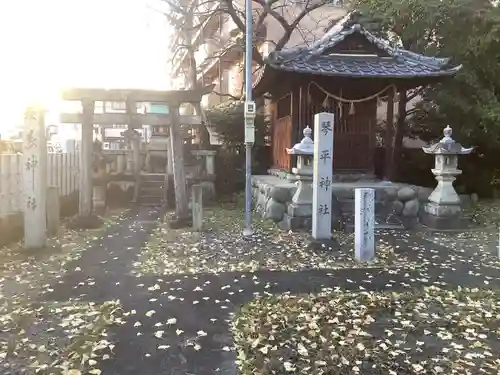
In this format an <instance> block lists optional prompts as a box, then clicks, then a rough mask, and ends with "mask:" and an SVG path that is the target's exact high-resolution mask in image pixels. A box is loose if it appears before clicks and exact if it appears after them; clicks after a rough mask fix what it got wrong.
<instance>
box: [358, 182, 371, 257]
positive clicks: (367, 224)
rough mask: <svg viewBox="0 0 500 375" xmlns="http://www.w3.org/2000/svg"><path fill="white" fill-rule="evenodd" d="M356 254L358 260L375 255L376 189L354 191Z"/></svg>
mask: <svg viewBox="0 0 500 375" xmlns="http://www.w3.org/2000/svg"><path fill="white" fill-rule="evenodd" d="M354 194H355V195H354V200H355V201H354V236H355V239H354V256H355V258H356V260H357V261H358V262H366V261H371V260H373V258H374V257H375V233H374V231H375V189H368V188H363V189H356V190H355V193H354Z"/></svg>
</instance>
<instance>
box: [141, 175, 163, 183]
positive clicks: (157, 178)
mask: <svg viewBox="0 0 500 375" xmlns="http://www.w3.org/2000/svg"><path fill="white" fill-rule="evenodd" d="M141 181H143V182H145V181H157V182H165V173H142V174H141Z"/></svg>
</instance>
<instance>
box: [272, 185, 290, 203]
mask: <svg viewBox="0 0 500 375" xmlns="http://www.w3.org/2000/svg"><path fill="white" fill-rule="evenodd" d="M270 196H271V198H273V199H274V200H276V201H278V202H280V203H286V202H288V201H289V200H290V199H291V198H292V196H291V195H290V188H288V187H284V186H274V187H272V188H271V191H270Z"/></svg>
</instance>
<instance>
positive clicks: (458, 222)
mask: <svg viewBox="0 0 500 375" xmlns="http://www.w3.org/2000/svg"><path fill="white" fill-rule="evenodd" d="M420 223H421V224H423V225H425V226H426V227H428V228H430V229H434V230H450V229H461V228H463V227H466V225H465V223H464V221H463V220H462V219H461V218H460V217H459V216H448V217H446V216H436V215H432V214H429V213H428V212H423V213H422V215H421V216H420Z"/></svg>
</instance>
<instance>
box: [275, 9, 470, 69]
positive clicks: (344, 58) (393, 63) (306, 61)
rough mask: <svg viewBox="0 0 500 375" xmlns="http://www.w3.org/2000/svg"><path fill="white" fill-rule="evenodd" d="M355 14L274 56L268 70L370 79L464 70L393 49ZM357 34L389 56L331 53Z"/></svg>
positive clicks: (445, 61) (442, 60) (444, 59)
mask: <svg viewBox="0 0 500 375" xmlns="http://www.w3.org/2000/svg"><path fill="white" fill-rule="evenodd" d="M353 13H354V12H351V13H349V14H347V15H346V16H345V17H344V18H343V19H342V20H341V21H340V22H339V23H337V24H336V25H334V26H333V27H332V28H331V29H330V30H328V31H327V32H326V33H325V35H323V37H321V38H320V39H319V40H317V41H316V42H314V43H313V44H311V45H310V46H307V47H301V48H295V49H290V50H282V51H277V52H272V53H270V54H269V56H268V57H267V59H266V67H271V68H273V69H276V70H281V71H289V72H296V73H309V74H316V75H329V76H345V77H367V78H368V77H381V78H412V77H432V76H447V75H453V74H455V73H456V72H457V71H458V70H460V68H461V66H455V67H450V66H449V59H447V58H436V57H428V56H424V55H420V54H417V53H414V52H410V51H407V50H404V49H401V48H396V47H393V46H391V45H390V44H389V43H388V42H387V41H385V40H383V39H380V38H378V37H376V36H375V35H374V34H372V33H370V32H369V31H368V30H366V29H365V28H363V27H362V26H361V25H360V24H357V23H353V22H352V15H353ZM355 33H359V34H361V35H362V36H364V37H365V38H366V40H367V41H368V42H369V43H370V44H372V45H373V46H374V47H376V48H377V49H378V50H380V51H383V52H384V53H383V54H384V55H385V56H379V55H377V54H369V55H368V54H346V53H330V52H329V51H331V50H332V49H334V47H335V46H336V45H338V44H339V43H340V42H342V41H344V40H345V39H346V38H347V37H348V36H350V35H353V34H355Z"/></svg>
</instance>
